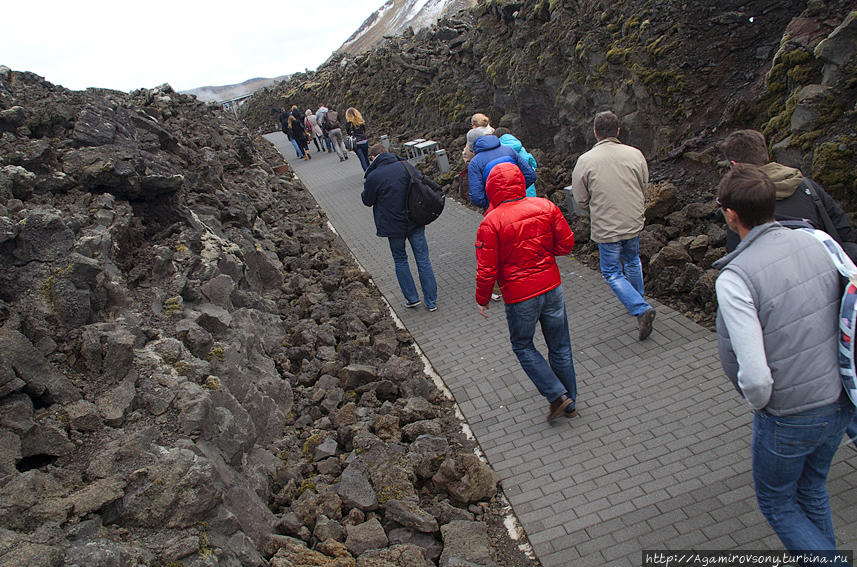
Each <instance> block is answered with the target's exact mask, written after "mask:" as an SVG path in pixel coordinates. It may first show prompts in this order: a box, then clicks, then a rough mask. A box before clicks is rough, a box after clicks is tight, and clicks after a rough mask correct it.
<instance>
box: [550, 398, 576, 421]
mask: <svg viewBox="0 0 857 567" xmlns="http://www.w3.org/2000/svg"><path fill="white" fill-rule="evenodd" d="M571 402H572V399H571V398H569V397H568V396H566V395H565V394H563V395H561V396H560V397H558V398H557V399H555V400H554V401H552V402H551V403H550V406H549V408H548V421H550V420H552V419H553V418H555V417H556V416H558V415H559V414H561V413H562V412H563V410H565V408H567V407H568V406H570V405H571Z"/></svg>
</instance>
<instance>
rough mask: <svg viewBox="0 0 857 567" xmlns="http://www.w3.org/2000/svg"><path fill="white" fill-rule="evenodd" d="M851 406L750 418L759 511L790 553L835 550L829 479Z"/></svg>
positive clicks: (844, 401)
mask: <svg viewBox="0 0 857 567" xmlns="http://www.w3.org/2000/svg"><path fill="white" fill-rule="evenodd" d="M853 414H854V406H853V405H852V404H851V402H850V401H849V400H848V399H847V396H845V395H844V394H843V396H842V398H840V400H839V401H837V402H836V403H833V404H829V405H826V406H822V407H820V408H816V409H813V410H809V411H804V412H801V413H798V414H794V415H787V416H775V415H772V414H770V413H768V412H766V411H764V410H762V411H757V412H755V415H754V418H753V448H752V450H753V481H754V484H755V486H756V500H757V501H758V502H759V509H760V510H761V512H762V515H763V516H765V519H766V520H768V523H769V524H770V525H771V527H772V528H773V529H774V531H775V532H776V533H777V535H778V536H779V538H780V541H781V542H782V543H783V545H784V546H785V547H786V549H788V550H789V551H791V552H799V551H802V550H829V551H832V550H834V549H836V536H835V535H834V534H833V518H832V517H831V515H830V499H829V497H828V494H827V487H826V486H825V483H826V482H827V474H828V472H829V471H830V463H831V461H832V460H833V456H834V455H835V454H836V450H837V449H838V448H839V444H840V442H841V441H842V433H843V431H845V427H846V426H847V425H848V423H849V422H850V421H851V418H852V417H853Z"/></svg>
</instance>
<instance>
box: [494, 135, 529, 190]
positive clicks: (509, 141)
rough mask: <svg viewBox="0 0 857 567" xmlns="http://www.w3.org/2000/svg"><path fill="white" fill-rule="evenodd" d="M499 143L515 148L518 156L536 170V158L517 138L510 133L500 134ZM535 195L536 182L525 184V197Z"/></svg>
mask: <svg viewBox="0 0 857 567" xmlns="http://www.w3.org/2000/svg"><path fill="white" fill-rule="evenodd" d="M500 143H501V144H503V145H504V146H509V147H510V148H512V149H513V150H515V152H516V153H517V154H518V155H519V156H521V157H522V158H524V159H525V160H527V163H528V164H530V167H532V168H533V171H535V170H536V168H537V167H538V165H537V164H536V158H534V157H533V154H531V153H530V152H528V151H527V150H525V149H524V144H522V143H521V141H520V140H519V139H518V138H516V137H514V136H513V135H511V134H503V135H502V136H500ZM535 196H536V184H535V183H533V184H532V185H528V186H527V197H535Z"/></svg>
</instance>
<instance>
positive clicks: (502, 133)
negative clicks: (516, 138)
mask: <svg viewBox="0 0 857 567" xmlns="http://www.w3.org/2000/svg"><path fill="white" fill-rule="evenodd" d="M511 133H512V131H511V130H509V129H508V128H504V127H502V126H501V127H500V128H497V129H496V130H494V135H495V136H497V137H498V138H499V137H500V136H505V135H506V134H511Z"/></svg>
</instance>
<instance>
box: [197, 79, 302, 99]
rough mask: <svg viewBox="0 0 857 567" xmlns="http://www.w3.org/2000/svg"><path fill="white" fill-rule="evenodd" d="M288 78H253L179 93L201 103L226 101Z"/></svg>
mask: <svg viewBox="0 0 857 567" xmlns="http://www.w3.org/2000/svg"><path fill="white" fill-rule="evenodd" d="M289 77H290V75H280V76H279V77H273V78H266V77H255V78H253V79H247V80H246V81H244V82H243V83H239V84H237V85H222V86H207V87H198V88H195V89H190V90H187V91H181V92H182V94H190V95H194V96H196V98H198V99H199V100H201V101H203V102H211V101H226V100H233V99H236V98H241V97H242V96H247V95H251V94H253V93H254V92H256V91H257V90H259V89H261V88H264V87H268V86H271V85H273V84H276V83H279V82H280V81H285V80H287V79H288V78H289Z"/></svg>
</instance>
